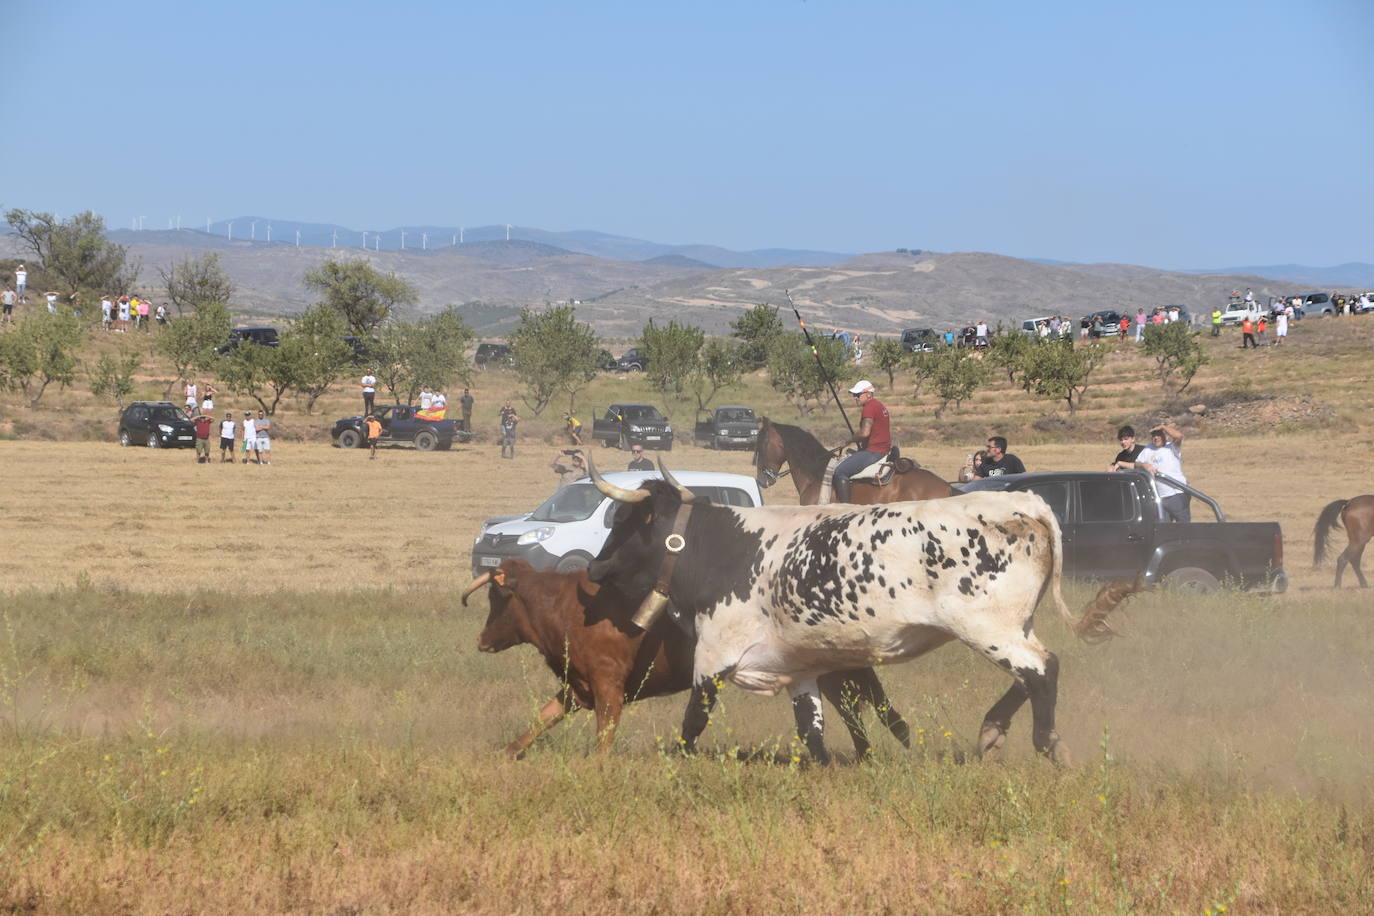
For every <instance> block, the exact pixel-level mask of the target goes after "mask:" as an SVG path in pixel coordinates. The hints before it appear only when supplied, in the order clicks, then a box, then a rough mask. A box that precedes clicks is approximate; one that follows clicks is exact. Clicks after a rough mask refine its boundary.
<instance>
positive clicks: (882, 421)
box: [859, 398, 892, 455]
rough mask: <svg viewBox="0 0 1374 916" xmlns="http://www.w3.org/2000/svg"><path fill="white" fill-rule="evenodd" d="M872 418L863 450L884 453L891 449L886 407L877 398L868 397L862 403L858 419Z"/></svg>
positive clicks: (890, 428)
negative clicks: (865, 446)
mask: <svg viewBox="0 0 1374 916" xmlns="http://www.w3.org/2000/svg"><path fill="white" fill-rule="evenodd" d="M865 418H868V419H872V420H873V429H872V431H871V432H869V434H868V447H867V448H866V449H865V451H869V452H878V453H879V454H883V455H886V454H887V453H888V452H889V451H891V450H892V425H891V423H890V422H889V421H888V416H887V408H886V407H884V406H883V405H882V402H881V401H879V400H878V399H877V398H869V399H868V402H867V403H866V404H864V409H863V413H861V414H859V419H860V420H863V419H865Z"/></svg>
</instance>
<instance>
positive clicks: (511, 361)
mask: <svg viewBox="0 0 1374 916" xmlns="http://www.w3.org/2000/svg"><path fill="white" fill-rule="evenodd" d="M472 364H473V365H474V366H476V367H477V368H478V369H500V368H503V367H509V366H513V365H515V353H514V351H513V350H512V349H511V346H510V344H504V343H480V344H478V345H477V352H476V353H475V354H474V355H473V357H472Z"/></svg>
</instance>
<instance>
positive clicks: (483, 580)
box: [463, 570, 491, 607]
mask: <svg viewBox="0 0 1374 916" xmlns="http://www.w3.org/2000/svg"><path fill="white" fill-rule="evenodd" d="M490 581H491V570H487V571H486V572H484V573H482V575H480V576H478V577H477V578H476V579H473V580H472V584H471V585H469V586H468V587H467V590H466V591H464V592H463V607H467V606H468V596H469V595H471V594H472V593H473V592H475V591H477V590H478V589H479V588H481V587H482V586H484V585H486V584H487V583H488V582H490Z"/></svg>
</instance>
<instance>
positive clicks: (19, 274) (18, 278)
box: [14, 264, 29, 302]
mask: <svg viewBox="0 0 1374 916" xmlns="http://www.w3.org/2000/svg"><path fill="white" fill-rule="evenodd" d="M28 286H29V272H28V270H27V269H25V267H24V265H23V264H20V265H19V266H18V267H16V268H15V269H14V292H15V294H16V295H18V296H19V300H20V301H21V302H22V301H23V300H24V291H25V290H26V289H28Z"/></svg>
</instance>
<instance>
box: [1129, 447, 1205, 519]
mask: <svg viewBox="0 0 1374 916" xmlns="http://www.w3.org/2000/svg"><path fill="white" fill-rule="evenodd" d="M1135 466H1136V467H1137V468H1139V469H1140V470H1142V471H1149V472H1150V473H1151V474H1154V475H1155V476H1156V477H1158V476H1159V475H1160V474H1163V475H1165V476H1166V477H1172V478H1173V479H1174V480H1177V481H1178V482H1179V483H1187V482H1188V478H1187V477H1185V476H1183V433H1181V432H1179V430H1178V427H1176V426H1169V425H1168V424H1165V425H1164V426H1161V427H1159V428H1158V429H1152V430H1150V446H1149V448H1146V449H1144V450H1143V451H1141V453H1140V457H1139V458H1138V459H1137V460H1136V462H1135ZM1155 489H1157V490H1158V491H1159V504H1160V507H1161V508H1162V509H1163V510H1164V517H1165V518H1167V519H1169V520H1170V521H1174V522H1190V521H1192V520H1193V516H1192V511H1191V508H1190V506H1189V502H1190V500H1191V497H1190V496H1189V495H1188V494H1187V493H1185V492H1183V491H1182V490H1180V489H1179V488H1178V487H1173V486H1170V485H1169V484H1167V483H1164V482H1163V481H1158V480H1157V481H1155Z"/></svg>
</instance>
